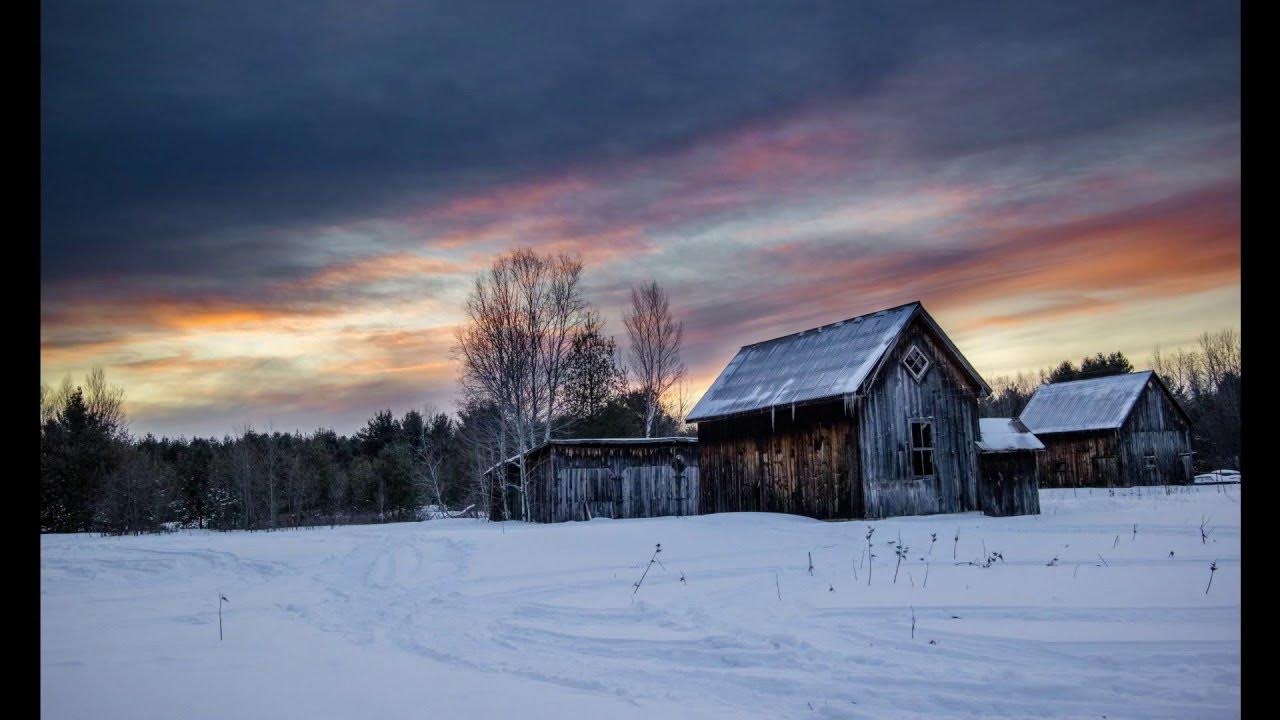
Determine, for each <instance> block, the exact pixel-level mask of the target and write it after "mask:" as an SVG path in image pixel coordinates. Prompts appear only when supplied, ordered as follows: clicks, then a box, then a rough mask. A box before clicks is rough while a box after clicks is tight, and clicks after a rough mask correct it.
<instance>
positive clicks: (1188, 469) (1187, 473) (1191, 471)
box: [1180, 453, 1195, 483]
mask: <svg viewBox="0 0 1280 720" xmlns="http://www.w3.org/2000/svg"><path fill="white" fill-rule="evenodd" d="M1180 457H1181V458H1182V482H1184V483H1190V482H1191V478H1193V477H1195V464H1194V457H1193V456H1192V454H1191V453H1182V455H1181V456H1180Z"/></svg>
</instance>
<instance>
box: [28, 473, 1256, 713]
mask: <svg viewBox="0 0 1280 720" xmlns="http://www.w3.org/2000/svg"><path fill="white" fill-rule="evenodd" d="M1240 501H1241V490H1240V488H1239V486H1215V487H1199V488H1196V487H1190V488H1176V489H1174V490H1173V491H1172V493H1171V494H1166V492H1165V490H1164V489H1163V488H1141V489H1134V490H1122V491H1116V495H1115V496H1112V495H1110V494H1109V493H1108V491H1106V490H1093V491H1086V490H1081V491H1078V492H1073V491H1069V490H1068V491H1048V490H1046V491H1042V493H1041V502H1042V505H1043V514H1042V515H1040V516H1035V517H1013V518H988V517H984V516H982V515H980V514H977V513H966V514H960V515H941V516H931V517H911V518H897V519H892V520H882V521H875V522H866V521H852V522H834V523H833V522H819V521H816V520H809V519H806V518H800V517H792V516H786V515H772V514H725V515H710V516H704V517H689V518H659V519H646V520H594V521H592V522H588V523H565V524H560V525H523V524H519V523H488V524H486V523H483V522H478V521H476V520H436V521H431V522H423V523H404V524H395V525H382V526H359V527H341V528H337V529H328V528H325V529H315V530H294V531H285V532H277V533H242V532H235V533H210V532H182V533H175V534H170V535H165V536H151V537H126V538H102V537H95V536H89V535H79V536H45V537H44V538H43V539H42V543H41V598H40V606H41V619H40V622H41V679H40V683H41V689H40V690H41V705H42V711H43V712H42V715H43V716H44V717H46V718H233V717H234V718H295V717H296V718H336V717H352V718H355V717H367V718H402V717H405V718H407V717H424V718H431V717H439V718H445V717H500V716H501V717H511V718H521V719H522V720H531V719H533V718H567V717H610V718H640V717H651V718H652V717H696V718H729V717H735V718H736V717H760V718H778V717H786V718H809V717H815V718H845V717H848V718H893V717H904V718H908V717H909V718H920V717H1014V718H1028V717H1071V718H1101V717H1106V718H1113V719H1114V718H1219V717H1236V716H1238V715H1239V714H1240V540H1239V538H1240V536H1239V525H1240ZM1202 521H1205V522H1206V525H1205V529H1206V530H1207V531H1209V535H1208V541H1207V542H1202V541H1201V536H1200V526H1201V522H1202ZM1135 523H1136V524H1137V533H1136V535H1135V534H1134V524H1135ZM868 527H874V528H875V532H874V535H873V536H872V548H873V551H874V554H875V557H874V559H873V560H872V561H871V562H870V563H869V564H868V561H867V559H866V557H865V551H866V547H867V542H866V540H865V535H866V531H867V528H868ZM957 529H959V535H960V539H959V543H958V545H957V546H956V547H955V548H954V552H955V558H956V559H955V560H953V559H952V553H953V544H955V543H954V542H953V538H954V536H955V534H956V531H957ZM930 533H937V542H936V544H934V545H933V546H932V548H931V547H930ZM899 534H900V535H901V539H902V543H903V544H904V545H905V546H907V547H908V548H909V550H908V551H907V552H906V559H905V560H903V562H902V567H901V570H900V571H899V572H898V578H897V582H896V583H895V582H894V581H893V575H894V565H895V563H896V562H897V560H898V558H897V556H896V555H895V552H894V550H895V548H894V544H895V543H896V541H897V540H898V537H899ZM655 543H661V544H662V553H661V554H660V555H658V559H659V560H661V562H662V565H657V564H654V565H653V566H652V568H651V570H650V571H649V573H648V576H647V577H646V578H645V580H644V582H643V584H642V585H641V586H640V588H639V590H638V591H636V592H635V593H634V595H633V591H635V590H636V588H635V587H634V585H635V583H636V581H637V580H639V579H640V577H641V574H642V573H643V572H644V570H645V567H646V565H648V561H649V558H650V556H651V555H652V554H653V550H654V545H655ZM984 544H985V550H986V552H988V553H1000V554H1001V555H1003V558H1004V559H1003V561H1001V560H996V561H995V562H994V563H993V564H991V565H990V566H989V567H982V566H981V565H982V562H981V561H982V559H983V553H984ZM810 553H811V554H812V559H813V566H814V567H813V570H812V573H811V572H810V571H809V554H810ZM1054 558H1057V560H1056V563H1055V562H1053V561H1054ZM967 561H973V562H974V563H975V564H973V565H967V564H961V565H957V564H956V563H957V562H967ZM1213 561H1216V562H1217V567H1218V570H1217V572H1216V574H1215V576H1214V579H1213V585H1212V587H1211V588H1210V590H1209V592H1208V594H1205V585H1206V583H1207V582H1208V581H1209V576H1210V571H1209V564H1210V562H1213ZM1050 563H1052V564H1050ZM855 572H856V576H855ZM682 576H683V581H682V580H681V578H682ZM926 577H927V581H926ZM220 592H221V593H224V594H226V596H227V597H228V598H229V599H230V601H231V602H230V604H228V605H225V606H224V608H223V623H224V631H225V640H223V641H221V642H219V640H218V593H220ZM779 595H780V596H781V599H779ZM912 608H914V615H915V628H914V637H912V632H913V631H912V613H913V610H912Z"/></svg>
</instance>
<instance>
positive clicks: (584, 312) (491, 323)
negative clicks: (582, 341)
mask: <svg viewBox="0 0 1280 720" xmlns="http://www.w3.org/2000/svg"><path fill="white" fill-rule="evenodd" d="M581 277H582V262H581V261H580V260H578V259H576V258H573V257H570V256H568V255H564V254H561V255H558V256H553V255H539V254H538V253H536V252H534V251H532V250H528V249H519V250H515V251H513V252H511V253H510V254H508V255H504V256H502V257H499V258H498V259H497V260H495V261H494V263H493V265H492V266H491V267H490V269H489V270H488V272H485V273H482V274H481V275H480V276H478V277H477V278H476V280H475V284H474V285H473V287H472V290H471V294H470V295H469V296H468V297H467V302H466V306H465V310H466V314H467V319H468V323H467V324H466V325H465V326H463V327H462V328H460V329H459V331H458V334H457V343H456V345H455V353H456V355H457V356H458V357H459V359H460V360H461V362H462V384H463V387H464V391H465V392H467V393H469V394H470V395H472V396H473V397H476V398H482V399H487V400H490V401H492V402H493V403H494V404H495V405H496V406H497V408H498V409H499V414H500V418H501V421H502V422H501V426H500V427H499V428H498V433H499V438H498V442H497V446H498V448H499V456H500V457H505V453H506V451H507V449H508V448H510V449H513V450H514V451H515V452H516V454H517V456H518V458H519V465H520V485H519V488H518V489H519V491H520V496H521V517H528V512H527V511H528V508H527V506H526V505H527V490H528V477H527V473H526V468H525V467H524V457H525V453H526V452H528V450H530V449H531V448H532V447H533V446H534V444H535V443H536V441H537V440H538V439H543V440H548V439H550V438H551V435H552V432H553V430H554V428H553V423H554V419H555V417H556V414H557V411H558V410H559V409H560V407H561V405H562V403H563V385H564V377H565V368H566V365H567V363H568V360H569V354H570V347H571V344H572V338H573V335H574V333H575V332H576V331H577V330H578V328H580V327H581V326H582V325H583V324H584V323H587V322H589V321H590V318H591V312H590V308H589V306H588V304H587V302H586V300H585V299H584V298H583V295H582V287H581V282H580V281H581ZM508 440H509V441H510V442H509V444H508ZM505 497H506V493H505V492H503V498H504V503H505ZM504 508H505V505H504Z"/></svg>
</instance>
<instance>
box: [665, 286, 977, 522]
mask: <svg viewBox="0 0 1280 720" xmlns="http://www.w3.org/2000/svg"><path fill="white" fill-rule="evenodd" d="M988 393H990V388H989V387H988V386H987V384H986V382H984V381H983V379H982V377H981V376H979V375H978V373H977V372H976V371H975V370H974V369H973V367H972V366H971V365H970V364H969V362H968V361H967V360H965V358H964V356H963V355H961V354H960V351H959V350H958V349H957V348H956V346H955V344H954V343H952V342H951V340H950V339H949V338H948V337H947V335H946V333H944V332H943V331H942V328H940V327H939V326H938V324H937V322H935V321H934V319H933V318H932V317H931V316H930V315H929V313H928V312H926V311H925V309H924V306H923V305H921V304H920V303H919V302H912V303H908V304H906V305H902V306H899V307H895V308H889V309H887V310H881V311H879V312H874V313H870V314H867V315H860V316H858V317H855V318H850V319H848V320H843V321H841V322H837V323H832V324H830V325H824V326H822V327H818V328H814V329H812V330H805V331H803V332H799V333H795V334H792V335H787V336H785V337H780V338H776V339H774V340H768V341H765V342H760V343H756V344H754V345H747V346H745V347H743V348H742V349H741V350H739V351H738V354H737V355H736V356H734V358H733V359H732V360H731V361H730V362H729V364H728V366H727V367H726V368H725V369H724V371H723V372H721V373H720V376H719V377H717V378H716V380H715V382H714V383H713V384H712V385H711V387H710V388H709V389H708V390H707V392H706V394H705V395H703V396H702V398H701V399H700V400H699V401H698V403H697V405H696V406H695V407H694V409H693V412H691V413H690V414H689V416H688V418H687V421H688V422H696V423H697V424H698V454H699V457H700V461H701V467H700V471H701V477H700V480H701V485H702V506H701V509H702V512H703V513H713V512H733V511H766V512H783V513H795V514H800V515H808V516H810V517H815V518H823V519H827V518H861V517H886V516H891V515H918V514H927V513H944V512H959V511H964V510H976V509H978V490H977V485H978V482H977V481H978V458H977V454H978V452H977V445H976V442H975V441H977V440H978V437H979V431H978V406H977V398H978V397H979V396H983V395H986V394H988Z"/></svg>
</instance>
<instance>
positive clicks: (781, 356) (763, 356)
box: [685, 301, 989, 422]
mask: <svg viewBox="0 0 1280 720" xmlns="http://www.w3.org/2000/svg"><path fill="white" fill-rule="evenodd" d="M917 311H919V312H920V314H921V316H922V317H923V318H925V319H926V320H927V321H928V322H929V323H930V324H931V325H932V326H933V328H934V329H935V331H936V332H937V333H938V335H939V336H940V337H941V338H942V339H943V341H944V342H945V344H946V345H947V346H948V347H949V348H950V349H951V351H952V352H954V353H955V355H956V357H957V358H958V360H959V362H960V363H961V364H962V365H963V366H964V367H965V368H966V369H967V370H968V371H969V373H970V374H971V375H972V376H973V378H974V380H975V382H976V383H978V384H979V385H980V386H981V387H982V388H983V389H984V391H989V388H987V387H986V383H985V382H984V381H983V380H982V378H981V376H979V375H978V373H977V371H975V370H973V368H972V367H971V366H969V363H968V361H966V360H965V359H964V356H962V355H961V354H960V351H959V350H957V349H956V347H955V345H953V344H952V343H951V340H950V339H949V338H947V337H946V334H945V333H943V332H942V329H941V328H939V327H938V326H937V323H935V322H934V321H933V319H932V318H930V317H929V314H928V313H927V312H925V311H924V307H923V306H922V305H921V304H920V303H919V301H916V302H910V303H907V304H906V305H899V306H898V307H894V308H888V309H886V310H880V311H878V312H874V313H868V314H866V315H859V316H858V317H854V318H849V319H848V320H841V321H840V322H836V323H831V324H830V325H823V326H821V327H817V328H813V329H810V330H802V331H801V332H798V333H793V334H791V335H786V336H783V337H780V338H774V339H773V340H766V341H764V342H759V343H755V344H752V345H746V346H743V348H742V349H741V350H739V351H738V354H737V355H735V356H734V357H733V359H732V360H730V361H729V364H728V365H727V366H726V367H725V369H724V370H723V371H722V372H721V373H720V375H719V376H718V377H717V378H716V380H715V382H714V383H712V384H711V387H710V388H708V389H707V392H706V394H704V395H703V396H702V398H701V399H699V400H698V404H697V405H695V406H694V408H693V411H692V412H690V413H689V416H688V417H687V418H685V422H698V421H700V420H709V419H711V418H715V417H721V416H725V415H733V414H736V413H742V412H752V411H757V410H767V409H769V408H771V407H779V406H786V405H791V404H793V403H802V402H809V401H813V400H824V399H827V398H837V397H840V396H842V395H849V394H852V393H855V392H857V391H858V390H859V389H860V388H861V387H862V383H863V382H864V381H866V379H867V376H868V375H870V373H871V371H872V370H873V369H874V368H875V367H876V363H877V362H879V360H880V358H881V357H882V356H883V355H884V353H885V351H886V350H888V349H889V348H890V347H891V346H892V345H893V343H894V341H895V340H896V339H897V337H898V335H899V334H900V333H901V332H902V330H903V329H904V328H905V327H906V326H907V323H908V322H909V321H910V320H911V318H912V317H914V316H915V313H916V312H917Z"/></svg>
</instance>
